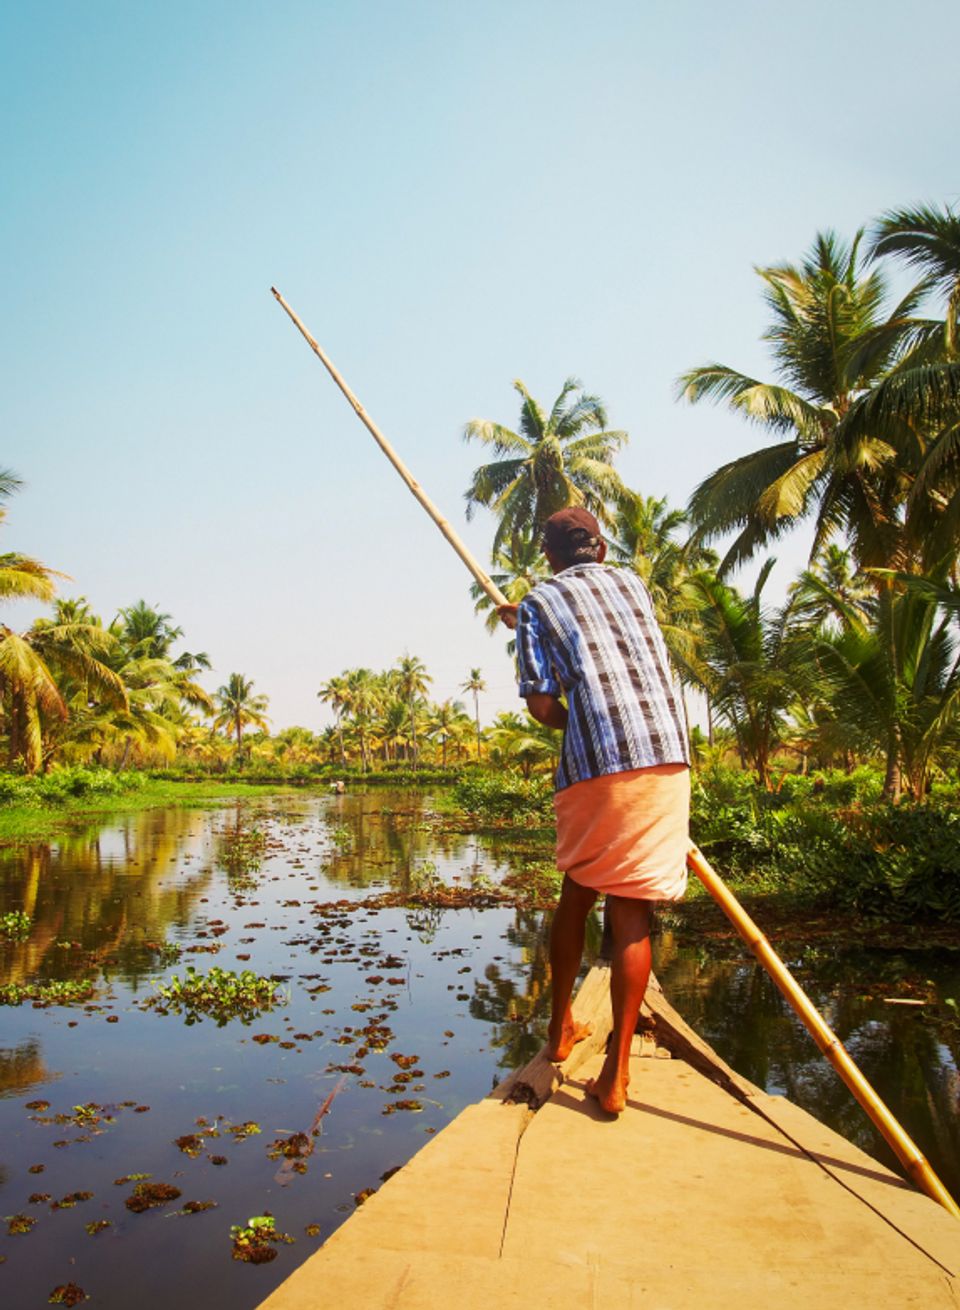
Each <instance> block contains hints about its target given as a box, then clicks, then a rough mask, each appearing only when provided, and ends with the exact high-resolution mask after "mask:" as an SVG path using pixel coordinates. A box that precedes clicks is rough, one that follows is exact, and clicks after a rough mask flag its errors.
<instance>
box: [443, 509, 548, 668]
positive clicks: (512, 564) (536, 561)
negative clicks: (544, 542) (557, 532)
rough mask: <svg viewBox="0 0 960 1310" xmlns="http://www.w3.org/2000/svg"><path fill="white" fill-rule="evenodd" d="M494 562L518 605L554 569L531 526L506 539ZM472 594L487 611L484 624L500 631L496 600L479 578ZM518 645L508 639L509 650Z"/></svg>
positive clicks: (501, 584) (477, 608)
mask: <svg viewBox="0 0 960 1310" xmlns="http://www.w3.org/2000/svg"><path fill="white" fill-rule="evenodd" d="M492 562H493V569H492V571H491V574H490V577H491V579H492V581H493V583H494V585H495V586H497V587H498V588H499V590H500V591H501V592H502V593H503V595H504V596H506V598H507V600H508V601H509V602H510V603H511V604H512V605H518V604H519V603H520V601H522V600H523V598H524V596H526V595H527V594H528V593H529V592H531V591H532V590H533V588H534V587H535V586H536V585H537V583H538V582H540V581H541V580H542V579H543V578H546V577H548V576H549V573H550V570H549V568H548V566H547V561H546V559H545V557H544V554H543V551H542V550H541V548H540V539H539V538H538V537H536V536H535V535H534V533H533V531H532V528H530V527H528V528H526V529H524V530H522V531H521V532H519V533H517V534H515V535H514V536H512V537H511V538H510V540H509V541H508V542H504V544H503V545H502V546H501V547H500V548H499V550H495V551H494V552H493V556H492ZM470 595H471V596H472V597H473V599H474V601H475V604H474V607H473V608H474V612H475V613H477V614H483V613H486V616H487V617H486V620H485V624H484V626H485V627H486V629H487V631H488V632H496V630H497V629H498V628H499V626H500V617H499V615H498V614H497V611H496V608H495V607H494V604H493V601H492V600H491V599H490V597H489V596H488V595H487V593H486V592H485V591H484V590H483V588H482V587H481V586H480V584H479V583H477V582H473V583H471V584H470ZM515 647H516V643H515V642H514V641H513V640H510V641H508V642H507V652H508V653H509V654H512V653H513V651H514V649H515ZM464 690H466V688H464Z"/></svg>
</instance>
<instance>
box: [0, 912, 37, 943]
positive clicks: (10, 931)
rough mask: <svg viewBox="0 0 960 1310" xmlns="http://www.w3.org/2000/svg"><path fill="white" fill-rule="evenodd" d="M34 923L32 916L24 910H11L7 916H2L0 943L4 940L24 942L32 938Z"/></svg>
mask: <svg viewBox="0 0 960 1310" xmlns="http://www.w3.org/2000/svg"><path fill="white" fill-rule="evenodd" d="M32 923H33V920H32V919H31V918H30V915H29V914H26V913H25V912H24V911H23V910H10V911H8V913H7V914H0V941H2V940H4V939H6V940H7V941H8V942H19V941H23V940H24V939H25V938H26V937H29V936H30V925H31V924H32Z"/></svg>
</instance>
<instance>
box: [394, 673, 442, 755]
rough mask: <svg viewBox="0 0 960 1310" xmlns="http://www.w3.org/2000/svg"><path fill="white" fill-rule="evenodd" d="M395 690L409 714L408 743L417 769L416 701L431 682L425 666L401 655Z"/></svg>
mask: <svg viewBox="0 0 960 1310" xmlns="http://www.w3.org/2000/svg"><path fill="white" fill-rule="evenodd" d="M396 671H397V688H398V690H399V692H400V694H401V696H403V698H404V699H405V700H406V702H407V708H408V711H409V714H410V741H411V743H412V746H413V767H414V768H416V767H417V759H418V754H419V752H418V748H417V716H416V699H417V697H418V696H422V695H423V694H424V692H425V691H426V690H427V687H428V686H429V685H430V683H431V682H432V681H433V679H432V678H431V677H430V675H429V673H427V666H426V665H425V664H424V662H423V660H420V659H418V658H417V657H416V655H401V657H400V659H399V660H397V669H396Z"/></svg>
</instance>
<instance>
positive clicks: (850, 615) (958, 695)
mask: <svg viewBox="0 0 960 1310" xmlns="http://www.w3.org/2000/svg"><path fill="white" fill-rule="evenodd" d="M948 577H949V561H946V560H945V561H943V562H942V563H941V565H940V566H939V567H938V568H937V569H934V570H931V571H930V572H929V573H927V574H925V575H922V576H917V575H915V574H906V573H901V574H897V573H894V572H892V571H884V573H883V574H882V586H881V589H880V592H879V594H878V596H877V598H876V601H875V603H874V604H873V605H872V607H871V608H870V610H869V611H868V612H867V614H866V616H864V615H863V614H861V613H859V612H858V611H857V610H856V609H854V608H853V607H851V606H850V605H848V604H847V603H845V601H844V599H843V598H842V597H841V596H839V595H838V596H837V597H836V598H835V611H836V614H837V617H838V619H839V621H840V629H839V631H837V632H830V631H826V630H825V631H823V632H822V633H821V635H820V638H819V640H818V642H817V645H816V654H817V659H818V661H819V664H820V667H821V671H822V675H823V677H824V678H825V679H826V681H827V685H828V689H829V704H830V709H831V712H832V714H833V715H834V717H835V718H836V720H837V721H838V722H839V723H840V725H841V727H842V729H843V731H844V732H845V734H846V737H847V740H848V741H849V742H851V743H853V744H855V745H858V746H860V747H861V748H863V749H871V748H873V749H879V750H880V751H881V752H882V753H883V754H884V755H885V756H886V775H885V779H884V789H883V794H884V796H885V798H886V799H888V800H896V799H897V798H898V797H899V795H900V790H901V786H902V784H903V783H904V782H905V783H906V785H907V787H908V788H909V790H910V792H911V793H912V794H913V796H914V797H915V798H917V799H920V798H922V797H923V796H924V794H925V792H926V789H927V784H928V779H929V773H930V768H931V767H932V765H933V763H934V762H935V761H936V759H937V757H938V755H940V753H941V752H942V751H943V749H944V748H945V746H947V745H953V738H954V737H955V729H956V723H957V719H958V713H960V659H958V655H957V646H956V641H955V638H954V634H953V633H952V632H951V627H952V624H953V619H954V617H955V615H956V614H957V613H960V592H958V591H957V589H956V588H954V587H951V586H949V585H948Z"/></svg>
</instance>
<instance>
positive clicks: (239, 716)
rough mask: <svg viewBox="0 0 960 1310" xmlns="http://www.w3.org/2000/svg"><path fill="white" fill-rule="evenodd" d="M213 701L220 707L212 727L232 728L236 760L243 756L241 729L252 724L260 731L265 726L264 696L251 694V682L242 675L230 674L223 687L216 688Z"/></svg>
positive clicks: (265, 708)
mask: <svg viewBox="0 0 960 1310" xmlns="http://www.w3.org/2000/svg"><path fill="white" fill-rule="evenodd" d="M215 699H216V701H217V703H218V704H219V706H220V713H219V714H218V715H217V717H216V719H215V720H214V727H217V728H232V729H233V731H234V732H235V733H236V737H237V759H238V760H239V759H240V758H241V756H242V754H243V729H244V728H245V727H246V725H247V724H248V723H252V724H253V725H254V726H255V727H257V728H260V729H261V730H266V726H267V717H266V713H267V706H268V705H269V703H270V702H269V699H268V698H267V697H266V696H262V695H258V696H255V695H254V694H253V681H252V679H250V678H245V677H244V676H243V674H242V673H231V674H230V677H229V678H228V679H227V682H226V684H225V685H224V686H222V687H218V688H217V690H216V692H215Z"/></svg>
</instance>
